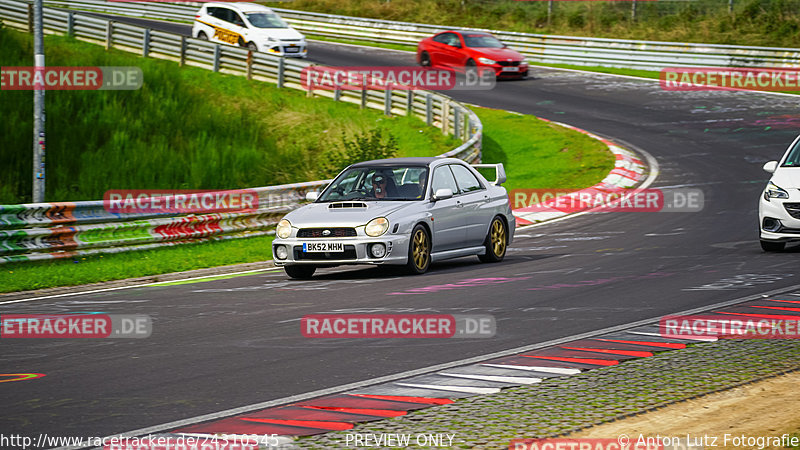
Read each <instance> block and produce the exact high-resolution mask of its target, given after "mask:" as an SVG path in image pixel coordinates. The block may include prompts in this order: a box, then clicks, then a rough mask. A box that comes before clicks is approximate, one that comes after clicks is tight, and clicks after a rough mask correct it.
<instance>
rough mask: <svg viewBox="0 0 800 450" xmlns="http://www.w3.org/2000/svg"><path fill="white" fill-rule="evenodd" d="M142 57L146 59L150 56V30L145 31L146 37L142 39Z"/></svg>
mask: <svg viewBox="0 0 800 450" xmlns="http://www.w3.org/2000/svg"><path fill="white" fill-rule="evenodd" d="M142 56H143V57H145V58H147V57H148V56H150V28H145V29H144V37H143V38H142Z"/></svg>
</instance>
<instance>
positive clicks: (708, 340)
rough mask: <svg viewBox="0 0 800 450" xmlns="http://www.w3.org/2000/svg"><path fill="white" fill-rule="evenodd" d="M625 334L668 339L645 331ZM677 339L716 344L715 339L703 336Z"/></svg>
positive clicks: (659, 334)
mask: <svg viewBox="0 0 800 450" xmlns="http://www.w3.org/2000/svg"><path fill="white" fill-rule="evenodd" d="M627 333H628V334H637V335H639V336H654V337H660V338H666V339H669V338H667V337H665V336H662V335H661V333H648V332H645V331H627ZM679 339H686V340H688V341H704V342H717V338H715V337H712V336H708V337H704V336H681V337H680V338H679Z"/></svg>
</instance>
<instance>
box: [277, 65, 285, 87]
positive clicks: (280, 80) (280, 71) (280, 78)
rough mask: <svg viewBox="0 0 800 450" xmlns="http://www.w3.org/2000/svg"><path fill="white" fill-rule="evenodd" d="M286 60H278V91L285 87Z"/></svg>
mask: <svg viewBox="0 0 800 450" xmlns="http://www.w3.org/2000/svg"><path fill="white" fill-rule="evenodd" d="M284 61H285V60H284V58H281V59H279V60H278V89H280V88H282V87H283V72H284V69H285V66H286V65H285V64H284Z"/></svg>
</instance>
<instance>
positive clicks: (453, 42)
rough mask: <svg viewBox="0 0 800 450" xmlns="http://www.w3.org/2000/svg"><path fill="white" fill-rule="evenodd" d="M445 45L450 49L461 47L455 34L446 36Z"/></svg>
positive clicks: (459, 40)
mask: <svg viewBox="0 0 800 450" xmlns="http://www.w3.org/2000/svg"><path fill="white" fill-rule="evenodd" d="M447 45H449V46H451V47H459V48H460V47H461V39H459V38H458V35H457V34H454V33H448V36H447Z"/></svg>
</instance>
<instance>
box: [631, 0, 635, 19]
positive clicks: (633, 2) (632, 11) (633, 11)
mask: <svg viewBox="0 0 800 450" xmlns="http://www.w3.org/2000/svg"><path fill="white" fill-rule="evenodd" d="M631 22H636V0H633V1H631Z"/></svg>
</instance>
